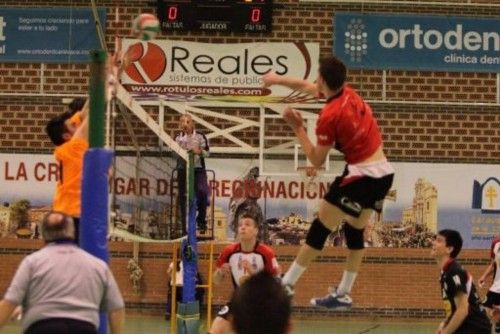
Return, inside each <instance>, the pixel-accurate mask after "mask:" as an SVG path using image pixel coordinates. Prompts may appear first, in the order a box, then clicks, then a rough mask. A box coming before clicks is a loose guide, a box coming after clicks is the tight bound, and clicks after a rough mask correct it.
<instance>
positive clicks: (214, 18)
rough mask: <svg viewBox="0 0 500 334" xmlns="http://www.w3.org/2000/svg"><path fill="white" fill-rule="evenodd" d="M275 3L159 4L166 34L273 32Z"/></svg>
mask: <svg viewBox="0 0 500 334" xmlns="http://www.w3.org/2000/svg"><path fill="white" fill-rule="evenodd" d="M272 5H273V4H272V0H158V17H159V19H160V24H161V28H162V30H163V31H166V32H169V31H223V32H239V33H242V32H245V33H266V32H271V25H272V11H273V6H272Z"/></svg>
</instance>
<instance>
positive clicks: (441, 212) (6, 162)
mask: <svg viewBox="0 0 500 334" xmlns="http://www.w3.org/2000/svg"><path fill="white" fill-rule="evenodd" d="M134 159H135V158H134V157H118V158H117V164H118V169H120V170H121V171H122V174H121V176H116V177H115V179H113V180H110V185H112V186H113V189H114V191H115V193H116V194H117V195H119V196H121V199H122V202H124V203H125V202H127V200H129V201H130V203H131V202H132V201H139V203H140V206H141V209H142V210H143V211H144V212H143V214H144V217H142V218H141V219H140V221H138V222H135V223H133V224H135V225H136V226H134V227H133V228H132V227H131V226H130V224H131V222H130V221H128V219H129V218H127V217H130V216H131V215H132V214H133V212H132V211H131V210H134V209H133V206H132V205H131V206H130V207H129V206H127V205H122V207H121V208H120V210H121V212H120V215H121V216H122V218H123V217H124V218H123V222H121V223H120V224H115V226H114V228H116V229H117V231H118V230H119V229H122V230H123V229H124V230H125V231H134V233H135V238H132V237H133V235H132V234H131V233H130V234H127V233H118V232H117V233H116V235H117V236H120V238H121V239H120V240H122V239H127V238H125V237H124V236H125V235H128V236H129V237H131V238H132V239H133V240H142V241H148V240H149V241H151V240H152V239H158V233H156V232H155V233H156V235H151V231H150V230H149V228H150V226H148V224H150V223H151V221H153V220H154V221H155V222H158V219H159V218H158V217H164V218H162V219H163V220H162V219H160V221H159V223H160V224H167V225H168V224H172V223H177V222H173V221H171V220H170V219H172V216H168V215H166V216H161V214H160V213H159V211H160V209H159V207H160V206H162V207H163V203H164V204H165V205H171V203H172V202H170V200H169V196H170V190H169V189H171V188H170V185H171V182H172V177H171V175H167V174H166V173H164V172H163V171H162V170H161V169H158V168H157V166H155V163H154V162H153V161H150V162H149V163H148V164H147V165H145V166H144V167H143V168H145V169H147V170H144V173H143V176H142V177H141V178H140V179H134V177H127V176H125V175H134V174H133V173H130V174H128V173H126V169H127V168H129V169H130V170H134V165H133V162H134ZM272 163H274V164H277V165H278V166H279V165H282V166H285V165H286V164H289V163H290V162H289V161H287V160H275V161H273V162H272ZM159 165H160V162H159V163H158V166H159ZM256 165H257V163H256V162H255V161H253V160H250V159H248V160H247V159H208V160H207V168H208V169H210V170H212V171H213V173H214V174H212V172H209V179H210V186H211V189H212V196H211V198H210V200H211V202H213V205H214V211H213V212H212V211H211V210H208V211H209V216H212V215H214V219H213V221H214V235H215V237H216V239H218V240H227V239H232V238H233V237H234V228H233V226H232V223H233V221H234V215H235V212H236V211H238V208H240V207H245V208H247V209H248V210H254V209H255V210H258V211H260V212H261V213H262V216H263V217H264V220H265V224H266V226H267V228H268V230H269V242H271V243H273V244H300V243H301V242H302V241H303V238H304V237H305V233H306V232H307V230H308V229H309V224H310V223H311V222H312V220H313V219H314V216H315V215H316V214H317V210H318V205H319V201H320V199H321V198H322V197H323V196H324V194H325V193H326V192H327V191H328V186H329V184H330V183H331V182H332V181H333V177H332V176H330V177H326V176H321V175H320V176H319V177H318V178H317V179H316V180H315V184H313V185H311V184H309V182H308V181H307V180H305V179H303V178H302V177H301V176H299V175H291V176H288V177H286V176H276V177H274V176H266V177H264V176H259V175H258V168H257V167H256ZM393 165H394V168H395V170H396V175H395V180H394V184H393V187H392V189H391V191H390V193H389V194H388V196H387V197H386V201H385V204H384V210H383V212H382V214H381V215H374V217H373V219H372V222H371V223H370V225H369V226H368V227H367V229H366V235H365V241H366V243H367V245H368V246H372V247H430V242H431V240H432V237H433V236H434V235H435V233H436V232H437V231H439V230H440V229H444V228H451V229H455V230H458V231H459V232H460V233H461V234H462V237H463V238H464V247H465V248H488V247H489V244H490V242H491V240H492V239H493V238H494V237H495V236H499V235H500V174H499V171H500V166H499V165H480V164H438V163H436V164H432V163H394V164H393ZM332 168H333V169H332V170H331V173H333V174H340V173H341V172H342V170H343V168H344V166H343V165H342V164H337V163H334V164H333V166H332ZM58 172H59V169H58V166H57V164H56V163H55V162H54V160H53V157H52V156H51V155H28V154H0V203H2V206H0V232H1V233H2V236H3V237H14V236H15V230H16V228H17V227H16V226H13V227H12V226H10V225H12V224H15V222H13V221H12V219H10V218H9V215H10V213H11V211H12V210H13V208H14V207H18V206H19V205H17V204H18V203H20V202H21V201H27V202H29V207H30V210H31V212H32V213H31V222H32V223H33V226H34V223H35V222H36V219H39V215H40V213H41V212H47V211H48V210H50V206H51V202H52V196H53V192H54V189H55V183H56V180H57V177H58ZM211 175H215V177H213V178H212V177H211ZM149 199H153V200H151V201H150V200H149ZM16 203H17V204H16ZM148 203H150V204H148ZM147 205H149V206H150V207H147V208H146V207H145V206H147ZM153 218H154V219H153ZM173 219H174V220H175V217H174V218H173ZM148 222H149V223H148ZM9 226H10V227H9ZM33 228H34V227H33ZM341 237H342V234H341V231H338V233H334V234H332V236H331V238H330V239H329V241H330V243H329V244H332V245H340V244H342V238H341Z"/></svg>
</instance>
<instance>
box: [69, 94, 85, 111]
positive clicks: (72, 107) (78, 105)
mask: <svg viewBox="0 0 500 334" xmlns="http://www.w3.org/2000/svg"><path fill="white" fill-rule="evenodd" d="M86 101H87V99H86V98H84V97H76V98H74V99H73V101H71V102H70V104H68V107H69V112H70V113H71V114H74V113H76V112H78V111H80V110H82V109H83V106H84V105H85V102H86Z"/></svg>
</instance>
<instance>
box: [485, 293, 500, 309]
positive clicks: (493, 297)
mask: <svg viewBox="0 0 500 334" xmlns="http://www.w3.org/2000/svg"><path fill="white" fill-rule="evenodd" d="M483 305H484V306H485V307H488V308H493V305H500V293H496V292H493V291H488V293H487V294H486V301H485V302H484V303H483Z"/></svg>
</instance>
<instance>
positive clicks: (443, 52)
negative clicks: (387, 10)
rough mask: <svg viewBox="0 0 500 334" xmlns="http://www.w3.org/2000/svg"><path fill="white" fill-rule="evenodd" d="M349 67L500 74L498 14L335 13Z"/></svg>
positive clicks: (341, 53)
mask: <svg viewBox="0 0 500 334" xmlns="http://www.w3.org/2000/svg"><path fill="white" fill-rule="evenodd" d="M333 45H334V54H335V55H337V56H338V57H340V58H341V59H342V60H343V61H344V62H345V63H346V65H347V66H348V67H352V68H373V69H403V70H433V71H459V72H491V73H498V72H500V18H477V17H476V18H467V17H455V16H417V15H405V14H391V15H382V14H362V13H343V12H336V13H335V35H334V43H333Z"/></svg>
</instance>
